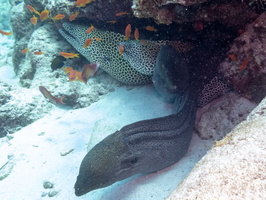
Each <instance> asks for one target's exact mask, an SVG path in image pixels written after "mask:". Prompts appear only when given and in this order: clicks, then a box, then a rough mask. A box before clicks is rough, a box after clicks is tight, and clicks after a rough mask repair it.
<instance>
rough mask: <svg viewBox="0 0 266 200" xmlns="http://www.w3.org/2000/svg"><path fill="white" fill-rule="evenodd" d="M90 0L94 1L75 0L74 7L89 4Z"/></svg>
mask: <svg viewBox="0 0 266 200" xmlns="http://www.w3.org/2000/svg"><path fill="white" fill-rule="evenodd" d="M92 1H95V0H77V1H76V7H85V6H86V4H89V3H91V2H92Z"/></svg>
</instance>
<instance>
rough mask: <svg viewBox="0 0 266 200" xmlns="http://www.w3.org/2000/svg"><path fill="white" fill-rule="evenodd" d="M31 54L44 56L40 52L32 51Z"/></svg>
mask: <svg viewBox="0 0 266 200" xmlns="http://www.w3.org/2000/svg"><path fill="white" fill-rule="evenodd" d="M33 53H34V55H42V54H44V53H43V52H41V51H34V52H33Z"/></svg>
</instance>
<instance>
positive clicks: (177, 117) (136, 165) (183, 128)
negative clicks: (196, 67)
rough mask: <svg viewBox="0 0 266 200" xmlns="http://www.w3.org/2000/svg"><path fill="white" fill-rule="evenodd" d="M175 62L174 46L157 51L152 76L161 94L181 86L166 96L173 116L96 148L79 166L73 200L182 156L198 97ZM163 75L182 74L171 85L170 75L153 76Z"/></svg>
mask: <svg viewBox="0 0 266 200" xmlns="http://www.w3.org/2000/svg"><path fill="white" fill-rule="evenodd" d="M179 61H180V56H178V53H177V52H176V50H175V49H174V48H173V47H171V46H163V47H161V50H160V53H159V55H158V57H157V60H156V68H155V72H154V76H153V80H154V81H158V82H159V81H161V82H163V83H165V84H164V85H163V86H160V87H158V89H159V90H163V92H162V93H161V94H166V93H167V91H172V89H173V86H175V85H176V84H179V85H180V88H179V89H178V91H175V92H176V93H175V95H174V96H175V97H174V98H173V93H171V92H170V93H171V94H170V96H171V97H172V100H173V101H174V102H175V107H176V109H175V110H176V111H177V113H175V114H173V115H169V116H166V117H161V118H156V119H150V120H143V121H139V122H136V123H133V124H130V125H127V126H125V127H123V128H122V129H121V130H119V131H117V132H115V133H113V134H111V135H109V136H108V137H106V138H105V139H103V140H102V141H101V142H100V143H98V144H97V145H95V146H94V147H93V148H92V149H91V150H90V151H89V152H88V153H87V155H86V156H85V157H84V159H83V161H82V163H81V166H80V170H79V175H78V177H77V181H76V183H75V194H76V195H77V196H81V195H84V194H86V193H88V192H90V191H92V190H95V189H98V188H103V187H106V186H109V185H111V184H113V183H115V182H117V181H120V180H123V179H126V178H128V177H131V176H133V175H136V174H147V173H151V172H155V171H158V170H161V169H163V168H166V167H168V166H170V165H172V164H174V163H176V162H177V161H178V160H180V159H181V158H182V157H183V156H184V154H185V153H186V151H187V149H188V147H189V144H190V140H191V137H192V132H193V129H194V123H195V114H196V107H197V94H196V93H195V91H194V89H193V87H192V86H191V85H190V83H189V81H188V80H187V77H185V76H183V75H184V74H188V72H187V71H188V70H189V68H188V67H187V66H182V65H183V64H184V63H183V62H181V64H179V65H176V63H178V62H179ZM173 65H174V66H175V67H173ZM178 69H179V70H178ZM161 70H166V71H167V70H170V71H169V73H170V72H171V71H172V70H174V71H175V72H178V71H179V73H181V74H182V75H181V76H177V77H179V78H178V79H174V80H170V79H172V77H173V76H157V75H158V74H157V73H160V72H161ZM156 74H157V75H156ZM170 74H171V73H170ZM162 79H163V80H162ZM179 85H177V87H179ZM174 88H175V87H174ZM166 96H167V98H168V95H166Z"/></svg>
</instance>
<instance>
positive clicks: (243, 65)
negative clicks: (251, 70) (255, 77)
mask: <svg viewBox="0 0 266 200" xmlns="http://www.w3.org/2000/svg"><path fill="white" fill-rule="evenodd" d="M250 58H251V53H250V54H249V55H248V57H247V58H246V59H245V60H244V61H243V62H242V64H241V66H240V67H239V69H240V70H244V69H246V68H247V66H248V62H249V60H250Z"/></svg>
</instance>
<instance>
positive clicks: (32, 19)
mask: <svg viewBox="0 0 266 200" xmlns="http://www.w3.org/2000/svg"><path fill="white" fill-rule="evenodd" d="M30 21H31V23H32V24H33V25H36V24H37V22H38V18H37V17H35V16H33V17H32V18H30Z"/></svg>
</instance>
